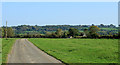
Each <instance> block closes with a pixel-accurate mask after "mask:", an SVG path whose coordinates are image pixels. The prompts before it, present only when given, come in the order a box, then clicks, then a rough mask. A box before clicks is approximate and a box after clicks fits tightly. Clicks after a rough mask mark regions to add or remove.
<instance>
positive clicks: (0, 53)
mask: <svg viewBox="0 0 120 65" xmlns="http://www.w3.org/2000/svg"><path fill="white" fill-rule="evenodd" d="M1 63H2V39H1V38H0V64H1Z"/></svg>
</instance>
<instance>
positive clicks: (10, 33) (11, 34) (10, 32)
mask: <svg viewBox="0 0 120 65" xmlns="http://www.w3.org/2000/svg"><path fill="white" fill-rule="evenodd" d="M7 31H8V32H7V36H8V37H13V36H14V31H13V29H12V27H9V28H8V29H7Z"/></svg>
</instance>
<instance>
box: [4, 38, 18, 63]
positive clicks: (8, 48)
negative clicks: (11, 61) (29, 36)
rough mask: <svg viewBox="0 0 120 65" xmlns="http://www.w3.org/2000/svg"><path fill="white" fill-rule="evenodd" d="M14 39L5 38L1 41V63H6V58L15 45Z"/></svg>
mask: <svg viewBox="0 0 120 65" xmlns="http://www.w3.org/2000/svg"><path fill="white" fill-rule="evenodd" d="M15 40H16V39H15V38H8V39H7V40H6V39H5V38H3V39H2V63H6V62H7V56H8V54H9V53H10V51H11V49H12V46H13V44H14V43H15Z"/></svg>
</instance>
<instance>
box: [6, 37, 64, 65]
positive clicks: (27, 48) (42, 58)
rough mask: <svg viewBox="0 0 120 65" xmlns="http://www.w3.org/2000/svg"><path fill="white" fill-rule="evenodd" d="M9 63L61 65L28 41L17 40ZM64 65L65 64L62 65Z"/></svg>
mask: <svg viewBox="0 0 120 65" xmlns="http://www.w3.org/2000/svg"><path fill="white" fill-rule="evenodd" d="M7 63H58V64H59V63H60V64H61V62H60V61H58V60H56V59H55V58H53V57H52V56H49V55H47V54H46V53H44V52H43V51H41V50H40V49H38V48H37V47H36V46H35V45H33V44H32V43H31V42H29V41H28V40H27V39H18V40H16V42H15V44H14V46H13V48H12V50H11V52H10V54H8V61H7ZM62 65H63V64H62Z"/></svg>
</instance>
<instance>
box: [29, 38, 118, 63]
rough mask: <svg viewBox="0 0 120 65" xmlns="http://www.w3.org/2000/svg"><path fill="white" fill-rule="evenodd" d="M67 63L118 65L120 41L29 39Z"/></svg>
mask: <svg viewBox="0 0 120 65" xmlns="http://www.w3.org/2000/svg"><path fill="white" fill-rule="evenodd" d="M28 40H29V41H31V42H32V43H33V44H35V45H36V46H37V47H39V48H40V49H41V50H43V51H45V52H47V53H48V54H50V55H52V56H54V57H56V58H57V59H60V60H61V61H63V62H65V63H117V62H118V39H47V38H46V39H45V38H44V39H43V38H31V39H28Z"/></svg>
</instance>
